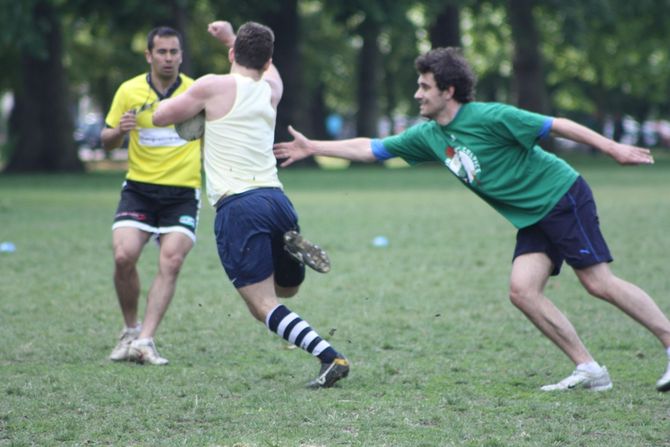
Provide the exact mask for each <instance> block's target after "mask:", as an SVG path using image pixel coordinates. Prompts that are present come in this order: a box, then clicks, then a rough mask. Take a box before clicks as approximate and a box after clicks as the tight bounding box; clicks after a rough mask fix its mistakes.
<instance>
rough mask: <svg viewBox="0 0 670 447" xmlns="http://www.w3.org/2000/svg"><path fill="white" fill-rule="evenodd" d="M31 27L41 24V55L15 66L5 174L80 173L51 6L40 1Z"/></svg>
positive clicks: (30, 56)
mask: <svg viewBox="0 0 670 447" xmlns="http://www.w3.org/2000/svg"><path fill="white" fill-rule="evenodd" d="M33 15H34V23H42V24H44V25H45V26H44V28H43V29H44V31H43V34H42V39H43V41H44V53H45V54H42V55H38V54H34V53H32V52H30V51H27V50H24V52H23V54H22V55H21V58H20V62H19V72H20V73H21V75H20V78H21V81H20V86H19V88H18V89H17V91H16V92H15V107H16V116H15V118H16V121H15V123H16V124H15V127H14V128H13V129H12V130H15V131H16V132H17V133H16V134H15V135H12V141H13V142H14V143H15V146H14V147H13V151H12V154H11V156H10V159H9V162H8V164H7V168H6V170H7V172H40V171H42V172H44V171H46V172H56V171H60V172H65V171H70V172H73V171H82V170H83V164H82V163H81V161H80V160H79V157H78V155H77V148H76V146H75V143H74V139H73V136H72V133H73V124H72V112H71V110H70V102H69V100H68V88H69V87H68V83H67V78H66V75H65V70H64V67H63V64H62V58H63V47H62V45H63V42H62V35H61V30H60V23H59V22H58V17H57V14H56V12H55V11H54V8H53V6H52V5H51V2H49V1H46V0H45V1H39V2H37V4H36V6H35V8H34V10H33Z"/></svg>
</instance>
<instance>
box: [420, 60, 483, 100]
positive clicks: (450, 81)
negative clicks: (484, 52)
mask: <svg viewBox="0 0 670 447" xmlns="http://www.w3.org/2000/svg"><path fill="white" fill-rule="evenodd" d="M414 65H415V66H416V69H417V70H418V71H419V73H421V74H426V73H429V72H430V73H433V76H434V77H435V82H436V83H437V87H438V88H439V89H440V90H446V89H448V88H449V87H451V86H453V87H454V99H455V100H456V101H458V102H460V103H462V104H464V103H466V102H470V101H474V98H475V86H476V85H477V77H476V76H475V74H474V73H473V71H472V69H471V68H470V64H468V61H467V60H466V59H465V57H463V54H462V53H461V50H460V49H459V48H456V47H442V48H434V49H432V50H430V51H429V52H427V53H426V54H422V55H421V56H419V57H417V58H416V61H415V62H414Z"/></svg>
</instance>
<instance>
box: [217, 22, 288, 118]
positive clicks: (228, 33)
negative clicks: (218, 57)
mask: <svg viewBox="0 0 670 447" xmlns="http://www.w3.org/2000/svg"><path fill="white" fill-rule="evenodd" d="M207 31H208V32H209V34H211V35H212V36H214V37H215V38H216V39H218V40H219V41H221V43H223V44H224V45H225V46H227V47H228V48H229V49H231V48H233V47H234V46H235V39H236V37H237V36H235V32H234V31H233V26H232V25H231V24H230V22H227V21H225V20H217V21H215V22H212V23H210V24H209V25H208V26H207ZM263 80H264V81H266V82H267V83H268V84H270V89H271V90H272V106H273V107H274V108H275V109H276V108H277V105H279V101H280V100H281V97H282V94H283V93H284V83H283V82H282V79H281V76H280V74H279V71H277V67H275V66H274V64H273V63H272V60H270V65H269V66H268V68H267V69H266V70H265V72H264V73H263Z"/></svg>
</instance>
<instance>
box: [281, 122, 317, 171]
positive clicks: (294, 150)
mask: <svg viewBox="0 0 670 447" xmlns="http://www.w3.org/2000/svg"><path fill="white" fill-rule="evenodd" d="M288 131H289V133H290V134H291V135H292V136H293V141H289V142H282V143H277V144H275V145H274V147H273V151H274V154H275V158H277V160H284V161H283V162H282V163H281V164H280V165H279V166H281V167H282V168H285V167H286V166H289V165H292V164H293V163H295V162H296V161H300V160H302V159H303V158H307V157H309V156H310V155H313V151H312V150H311V149H310V141H309V140H308V139H307V137H305V136H304V135H303V134H301V133H300V132H298V131H297V130H295V129H294V128H293V126H288Z"/></svg>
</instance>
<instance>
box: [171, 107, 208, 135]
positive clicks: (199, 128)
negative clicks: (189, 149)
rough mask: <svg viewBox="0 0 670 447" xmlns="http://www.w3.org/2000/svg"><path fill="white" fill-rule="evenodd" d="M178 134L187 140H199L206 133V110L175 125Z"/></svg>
mask: <svg viewBox="0 0 670 447" xmlns="http://www.w3.org/2000/svg"><path fill="white" fill-rule="evenodd" d="M174 128H175V130H176V131H177V134H178V135H179V136H180V137H182V138H183V139H184V140H186V141H193V140H197V139H198V138H202V136H203V135H204V134H205V111H204V110H202V111H201V112H200V113H198V114H197V115H195V116H194V117H192V118H189V119H187V120H186V121H182V122H181V123H177V124H175V125H174Z"/></svg>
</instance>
